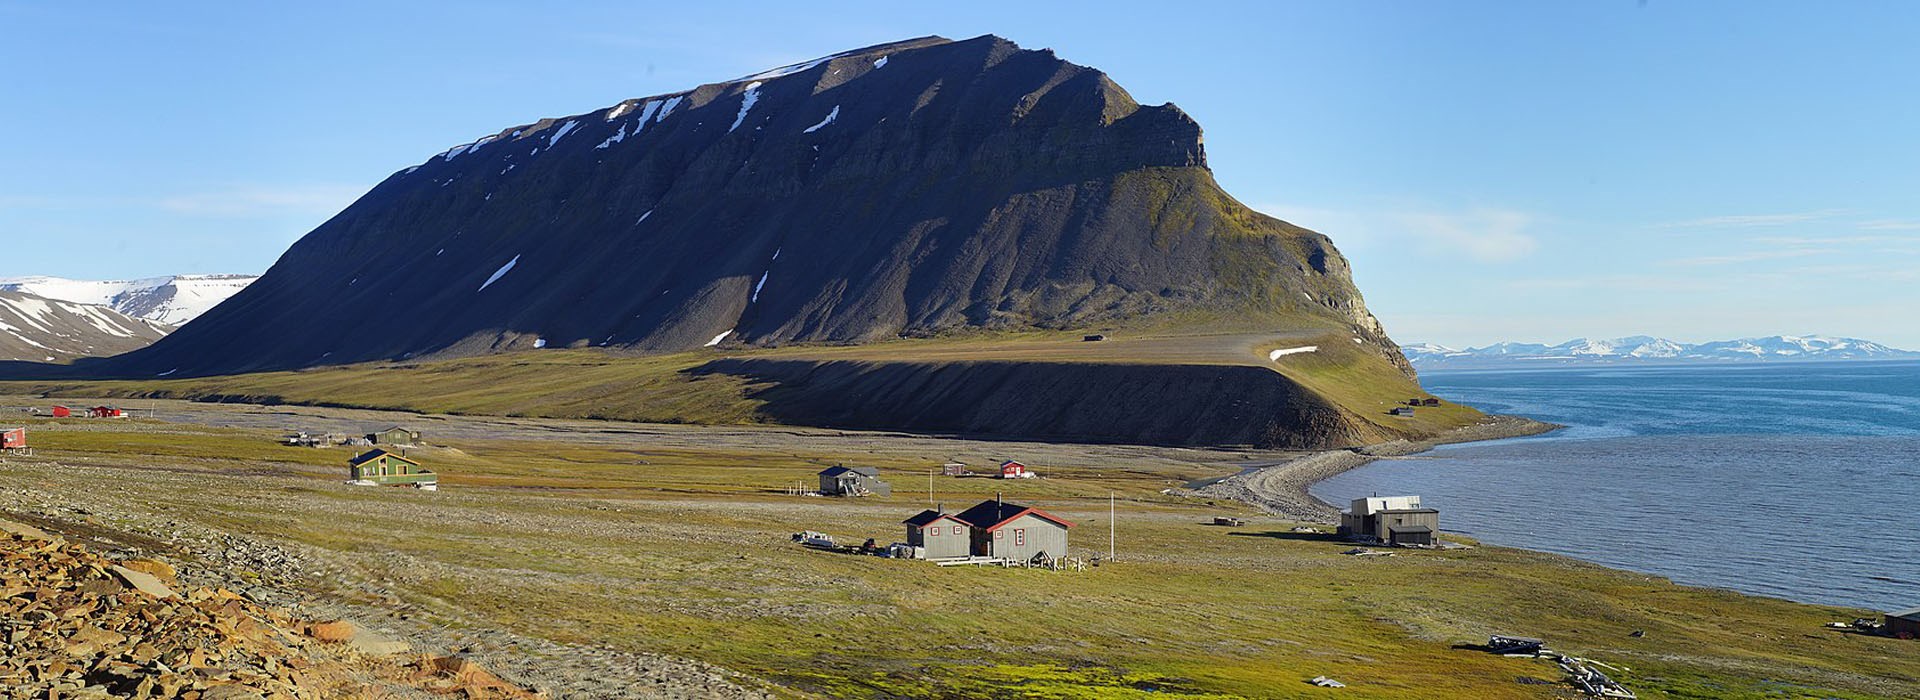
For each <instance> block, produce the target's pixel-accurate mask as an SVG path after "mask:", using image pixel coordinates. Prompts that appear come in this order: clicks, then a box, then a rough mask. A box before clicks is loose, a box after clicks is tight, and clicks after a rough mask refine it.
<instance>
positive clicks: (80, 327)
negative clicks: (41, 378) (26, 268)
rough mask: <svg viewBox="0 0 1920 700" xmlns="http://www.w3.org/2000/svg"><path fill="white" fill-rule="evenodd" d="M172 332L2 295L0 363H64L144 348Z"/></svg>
mask: <svg viewBox="0 0 1920 700" xmlns="http://www.w3.org/2000/svg"><path fill="white" fill-rule="evenodd" d="M172 330H173V327H172V326H168V325H166V324H163V323H157V322H154V321H150V320H147V319H144V318H135V317H133V316H129V315H126V314H123V313H120V312H118V311H115V310H113V309H110V308H107V307H105V306H99V305H94V304H76V303H73V302H68V301H60V300H57V299H47V298H45V297H38V296H34V295H31V294H25V293H21V292H11V291H0V360H24V361H27V362H65V361H67V360H71V359H74V358H76V357H94V356H104V355H117V354H120V353H123V352H127V351H129V350H136V349H139V348H143V347H146V346H147V345H148V344H150V343H152V342H153V341H155V340H159V339H160V337H161V336H164V335H166V334H167V333H168V332H169V331H172Z"/></svg>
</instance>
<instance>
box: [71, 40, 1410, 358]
mask: <svg viewBox="0 0 1920 700" xmlns="http://www.w3.org/2000/svg"><path fill="white" fill-rule="evenodd" d="M396 315H399V316H405V317H406V319H405V320H404V321H402V322H393V323H386V324H383V325H382V326H381V332H380V333H378V334H365V333H351V332H342V330H343V329H349V328H352V327H354V326H355V325H356V324H359V323H365V322H366V321H364V320H363V319H374V318H388V319H391V318H393V317H394V316H396ZM1182 316H1194V317H1204V318H1207V319H1210V321H1209V322H1211V323H1227V324H1232V325H1234V326H1236V327H1237V328H1266V327H1314V328H1324V329H1329V330H1342V331H1346V332H1350V333H1352V334H1354V335H1355V337H1359V338H1362V339H1363V340H1362V341H1361V342H1363V343H1365V344H1367V345H1368V346H1369V347H1371V348H1374V350H1375V351H1376V352H1377V353H1378V354H1379V355H1380V356H1381V357H1383V358H1385V359H1386V360H1388V361H1389V362H1390V363H1392V364H1394V365H1396V366H1398V367H1400V368H1401V369H1402V370H1403V371H1410V367H1409V366H1408V365H1407V364H1406V361H1405V359H1404V358H1403V357H1401V356H1400V354H1399V352H1398V350H1397V349H1396V348H1395V347H1394V346H1393V344H1392V341H1391V340H1389V339H1388V338H1387V337H1386V335H1385V332H1384V330H1383V329H1382V328H1381V327H1380V325H1379V323H1378V321H1377V320H1376V319H1374V318H1373V316H1372V315H1371V314H1370V313H1368V312H1367V311H1366V308H1365V305H1364V301H1363V300H1362V299H1361V297H1360V294H1359V291H1358V289H1356V288H1355V287H1354V286H1353V284H1352V281H1351V277H1350V274H1349V271H1348V268H1347V263H1346V261H1345V259H1344V258H1343V257H1342V256H1340V254H1339V252H1338V251H1337V250H1335V249H1334V248H1333V245H1332V243H1331V241H1330V240H1328V239H1327V238H1326V237H1325V236H1322V235H1320V234H1318V233H1314V232H1312V231H1308V230H1306V229H1303V228H1299V227H1297V226H1293V225H1291V224H1287V223H1285V222H1282V221H1279V220H1277V219H1272V218H1271V217H1266V216H1265V215H1262V214H1259V213H1258V212H1254V211H1253V210H1251V209H1249V208H1247V207H1245V206H1244V205H1242V204H1240V203H1239V202H1238V201H1237V200H1234V199H1233V198H1232V197H1231V196H1230V195H1228V194H1227V193H1225V192H1224V191H1223V190H1221V189H1220V188H1219V186H1218V184H1217V183H1216V182H1214V181H1213V179H1212V175H1211V173H1210V172H1209V171H1208V170H1207V168H1206V160H1205V151H1204V147H1203V146H1202V138H1201V131H1200V127H1199V125H1198V124H1197V123H1195V122H1194V121H1193V120H1192V119H1191V118H1189V117H1188V116H1187V115H1186V114H1185V113H1184V112H1182V111H1180V110H1179V108H1178V107H1175V106H1173V105H1171V104H1167V105H1160V106H1142V105H1140V104H1138V103H1137V102H1135V101H1134V100H1133V99H1132V98H1131V97H1130V96H1128V95H1127V94H1126V92H1125V90H1124V89H1122V88H1120V87H1119V86H1118V85H1117V84H1116V83H1114V82H1113V81H1112V80H1111V79H1110V78H1109V77H1108V76H1107V75H1106V74H1105V73H1102V72H1100V71H1098V70H1096V69H1092V68H1088V67H1085V66H1079V65H1076V64H1072V63H1069V62H1066V61H1063V60H1061V59H1059V58H1057V57H1055V56H1054V55H1053V53H1052V52H1051V51H1050V50H1027V49H1022V48H1020V47H1018V46H1017V45H1015V44H1013V43H1012V42H1009V41H1006V40H1005V39H1001V38H999V37H994V36H991V35H989V36H984V37H978V38H975V39H968V40H964V41H950V40H946V39H942V38H938V37H923V38H919V39H912V40H907V41H904V42H895V43H890V44H881V45H877V46H874V47H867V48H864V49H856V50H853V51H847V52H841V53H838V54H833V55H831V56H827V57H824V58H821V59H816V60H813V61H807V62H803V63H799V64H794V65H791V66H786V67H782V68H777V69H774V70H770V71H765V72H762V73H758V74H754V75H750V76H746V77H744V78H740V79H737V80H734V81H728V82H723V83H710V84H706V85H702V86H699V87H696V88H694V89H692V90H687V91H681V92H676V93H666V94H662V95H655V96H651V97H641V98H631V99H626V100H621V101H620V102H618V103H616V104H614V105H613V106H610V107H608V108H604V109H600V110H594V111H591V112H587V113H584V114H579V115H572V116H567V117H558V118H546V119H540V120H537V121H535V122H533V123H530V124H526V125H522V126H519V127H509V128H507V129H503V130H501V131H499V132H497V133H495V134H491V135H488V136H483V137H481V138H479V139H476V140H474V141H471V142H468V143H464V144H461V145H458V146H455V147H453V148H450V149H448V150H446V151H443V152H441V153H439V154H437V155H435V156H433V157H431V158H429V159H428V160H427V161H426V162H424V163H421V164H419V165H416V166H412V167H409V168H406V169H403V170H401V171H398V172H396V173H394V174H393V175H391V176H389V177H388V178H387V179H386V180H384V181H383V182H381V183H380V184H379V185H377V186H376V187H374V188H373V189H372V191H370V192H369V193H368V194H367V195H366V196H364V197H363V198H362V199H361V200H359V201H357V202H355V203H354V204H353V205H351V206H349V207H348V208H347V209H346V210H344V211H342V212H341V213H340V214H339V215H336V216H335V217H333V218H332V219H330V220H328V221H327V222H326V223H324V224H322V225H321V226H320V227H319V228H316V229H315V230H314V231H313V232H312V233H310V234H308V235H307V236H306V237H303V238H302V239H301V240H300V241H299V242H297V243H295V244H294V245H293V247H292V248H290V249H289V250H288V252H287V253H286V255H284V256H283V257H282V258H281V259H280V261H278V262H276V263H275V265H274V266H273V268H272V269H270V270H268V272H267V273H266V274H265V275H264V276H263V277H262V278H261V279H260V280H259V281H256V282H255V283H253V284H252V285H250V286H248V288H247V289H245V290H242V291H241V292H240V293H238V294H236V295H235V296H234V297H233V299H232V300H231V301H230V302H229V303H226V304H222V305H221V306H220V307H218V308H216V309H215V310H213V311H211V312H209V313H208V314H206V315H205V316H203V317H201V319H200V320H198V321H196V322H195V323H194V324H190V325H189V326H187V327H185V328H184V329H183V330H182V331H181V332H178V333H175V334H174V335H173V336H171V337H169V338H167V339H166V340H164V341H162V342H160V343H157V344H155V345H154V346H152V347H150V348H147V349H144V350H141V351H138V352H135V353H131V354H129V355H128V356H126V357H123V358H115V360H114V361H113V362H110V363H103V364H100V365H96V367H98V368H99V369H100V371H103V372H107V373H113V374H124V375H129V376H141V375H145V376H152V375H153V374H156V373H161V372H175V371H177V372H181V373H184V374H186V375H196V374H198V375H206V374H223V373H233V372H247V371H268V370H277V369H292V368H299V367H308V366H315V365H325V364H346V363H353V362H365V361H382V360H385V361H393V360H409V359H416V358H451V357H463V356H471V355H476V354H486V353H494V352H502V351H512V350H530V349H538V348H547V347H553V348H559V347H576V348H577V347H608V348H613V349H617V350H621V351H628V352H634V353H641V354H648V353H662V352H677V351H685V350H690V349H697V348H700V347H703V346H715V345H719V346H722V347H731V346H740V345H746V346H764V347H774V346H779V345H785V344H792V343H829V344H837V343H864V342H872V341H876V340H885V339H891V338H899V337H929V336H939V335H942V334H947V333H953V332H970V331H980V330H984V331H996V330H1021V329H1067V328H1077V327H1085V326H1090V325H1095V324H1125V323H1132V322H1140V321H1141V320H1142V319H1157V320H1158V321H1156V322H1164V321H1166V320H1167V319H1177V318H1180V317H1182ZM237 336H246V337H249V338H253V339H254V343H253V344H252V345H250V346H249V347H248V348H247V349H246V350H245V351H244V352H238V351H236V350H234V349H233V348H230V347H228V343H227V341H226V339H227V338H231V337H237Z"/></svg>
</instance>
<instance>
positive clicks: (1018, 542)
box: [1013, 529, 1027, 547]
mask: <svg viewBox="0 0 1920 700" xmlns="http://www.w3.org/2000/svg"><path fill="white" fill-rule="evenodd" d="M1013 546H1015V547H1025V546H1027V531H1026V530H1024V529H1017V530H1014V531H1013Z"/></svg>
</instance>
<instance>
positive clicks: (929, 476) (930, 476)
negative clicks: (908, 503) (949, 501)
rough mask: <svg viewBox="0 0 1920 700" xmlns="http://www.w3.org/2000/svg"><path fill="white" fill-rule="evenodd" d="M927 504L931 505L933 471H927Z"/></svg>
mask: <svg viewBox="0 0 1920 700" xmlns="http://www.w3.org/2000/svg"><path fill="white" fill-rule="evenodd" d="M927 503H929V504H931V503H933V470H932V469H928V470H927Z"/></svg>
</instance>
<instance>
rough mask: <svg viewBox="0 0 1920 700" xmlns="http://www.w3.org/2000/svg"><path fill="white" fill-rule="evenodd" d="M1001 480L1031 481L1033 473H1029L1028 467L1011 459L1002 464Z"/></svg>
mask: <svg viewBox="0 0 1920 700" xmlns="http://www.w3.org/2000/svg"><path fill="white" fill-rule="evenodd" d="M1000 478H1002V479H1031V478H1033V472H1030V471H1027V465H1025V464H1021V463H1019V462H1015V461H1013V460H1011V459H1009V460H1007V461H1005V462H1001V463H1000Z"/></svg>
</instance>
